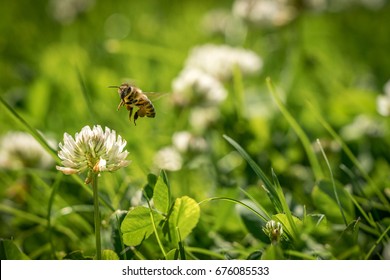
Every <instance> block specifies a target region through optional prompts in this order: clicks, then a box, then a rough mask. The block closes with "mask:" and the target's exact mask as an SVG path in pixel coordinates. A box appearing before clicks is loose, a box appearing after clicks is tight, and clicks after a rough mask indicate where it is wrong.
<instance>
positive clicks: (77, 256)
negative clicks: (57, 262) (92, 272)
mask: <svg viewBox="0 0 390 280" xmlns="http://www.w3.org/2000/svg"><path fill="white" fill-rule="evenodd" d="M63 259H64V260H92V259H93V258H92V257H86V256H84V253H83V252H82V251H73V252H70V253H69V254H67V255H66V256H65V257H64V258H63Z"/></svg>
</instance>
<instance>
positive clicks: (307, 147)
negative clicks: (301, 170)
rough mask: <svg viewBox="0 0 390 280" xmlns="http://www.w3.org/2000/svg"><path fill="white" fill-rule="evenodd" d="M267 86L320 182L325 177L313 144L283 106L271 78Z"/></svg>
mask: <svg viewBox="0 0 390 280" xmlns="http://www.w3.org/2000/svg"><path fill="white" fill-rule="evenodd" d="M267 86H268V90H269V91H270V93H271V95H272V97H273V98H274V100H275V102H276V105H277V106H278V108H279V110H280V112H281V113H282V114H283V116H284V117H285V119H286V120H287V122H288V123H289V124H290V126H291V127H292V129H293V130H294V131H295V133H296V134H297V136H298V138H299V140H301V143H302V145H303V148H304V149H305V152H306V155H307V157H308V159H309V162H310V165H311V167H312V170H313V173H314V176H315V178H316V180H317V181H318V180H319V179H321V178H322V177H323V174H322V169H321V166H320V164H319V162H318V160H317V157H316V155H315V153H314V151H313V149H312V147H311V143H310V140H309V138H308V137H307V135H306V133H305V132H304V131H303V129H302V127H301V126H300V125H299V124H298V122H297V121H296V120H295V119H294V117H293V116H292V115H291V114H290V112H289V111H288V110H287V108H286V106H285V105H284V104H283V102H282V101H281V100H280V97H279V96H278V94H277V92H276V89H275V87H274V85H273V83H272V81H271V78H267Z"/></svg>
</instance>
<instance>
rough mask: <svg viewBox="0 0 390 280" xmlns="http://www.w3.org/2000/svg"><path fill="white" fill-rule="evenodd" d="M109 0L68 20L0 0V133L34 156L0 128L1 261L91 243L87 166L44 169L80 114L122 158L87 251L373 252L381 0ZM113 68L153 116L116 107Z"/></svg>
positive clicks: (242, 255) (383, 176)
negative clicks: (247, 7)
mask: <svg viewBox="0 0 390 280" xmlns="http://www.w3.org/2000/svg"><path fill="white" fill-rule="evenodd" d="M53 2H55V1H53ZM119 2H120V5H119V4H118V5H119V6H120V8H116V7H115V6H114V5H111V4H109V3H108V2H107V3H105V2H101V1H100V2H98V3H95V6H93V7H91V9H87V10H82V11H78V12H77V13H76V14H75V15H74V18H72V19H66V18H58V16H60V15H57V14H55V13H54V10H53V9H54V8H53V7H51V8H50V7H42V6H39V5H38V6H37V7H30V8H31V9H29V8H28V7H24V8H23V9H21V8H20V6H19V5H20V4H17V3H14V4H12V5H10V7H9V17H4V19H2V20H0V22H1V23H2V25H1V26H0V27H2V26H7V27H10V28H6V30H7V31H5V29H4V28H3V29H0V30H3V31H4V32H3V33H4V38H5V39H8V40H7V44H5V43H4V42H2V41H1V40H0V49H1V50H2V53H4V54H5V55H4V57H2V58H4V59H2V60H1V62H0V64H1V65H0V66H2V67H0V75H1V77H3V79H1V78H0V102H1V104H0V108H1V109H0V122H1V126H0V139H7V138H6V136H7V133H8V132H14V131H22V132H25V133H26V134H28V135H30V136H32V137H33V139H35V141H37V143H38V145H40V146H41V147H42V148H43V151H44V152H45V153H46V155H48V156H49V158H51V159H52V164H51V165H50V166H49V167H47V166H40V165H37V164H36V163H35V162H33V161H31V158H34V157H33V156H30V155H29V157H27V154H25V153H26V150H25V149H24V150H23V149H19V148H20V146H18V147H19V148H16V147H17V145H16V144H18V143H7V145H4V143H3V142H2V141H3V140H0V223H1V229H0V238H1V241H0V244H1V248H2V250H0V256H1V259H3V258H4V259H5V258H15V259H24V258H30V259H92V258H94V257H95V254H96V245H95V244H96V243H95V237H96V233H95V232H94V228H97V226H96V223H97V220H96V219H95V220H94V218H93V216H94V215H93V214H94V213H96V211H97V208H96V207H95V208H94V207H93V203H94V199H93V198H94V197H93V191H92V188H91V187H90V186H89V185H87V184H85V180H86V179H87V174H73V175H71V176H65V175H63V174H61V173H60V172H59V171H57V170H56V169H55V165H59V164H60V163H61V161H60V159H59V158H58V143H60V142H61V140H62V139H63V135H64V133H68V134H70V135H74V134H75V133H76V132H78V131H80V129H81V128H82V127H84V126H87V125H88V126H91V127H92V126H94V125H101V126H102V127H103V128H104V127H105V126H107V127H110V128H111V129H113V130H115V131H116V132H117V133H118V134H119V135H121V136H122V137H123V138H124V139H125V140H126V141H127V145H126V149H127V150H128V151H129V155H128V160H131V161H132V162H131V164H130V165H129V166H127V167H125V168H122V169H121V170H118V171H116V172H113V173H106V174H104V175H103V176H100V177H99V178H98V180H99V193H98V196H95V206H96V205H97V201H96V199H97V198H99V202H100V214H101V217H100V219H99V220H101V223H100V224H99V226H101V230H100V231H99V232H100V234H101V235H100V237H99V240H100V239H101V245H99V246H101V249H102V254H101V256H100V255H99V258H103V259H127V260H129V259H186V260H188V259H385V258H389V256H390V252H389V251H390V245H389V244H390V238H389V229H390V227H389V217H390V215H389V212H390V206H389V197H390V195H389V186H388V179H389V175H388V174H389V171H390V167H389V162H390V155H389V153H388V151H389V147H390V137H389V130H388V126H389V120H388V119H387V117H386V116H384V115H383V114H378V112H377V111H376V110H377V108H376V102H377V96H378V95H383V96H384V95H385V92H384V90H383V86H384V84H385V83H386V81H387V80H388V79H389V78H390V77H388V76H386V75H387V74H386V69H389V67H390V61H388V59H387V58H386V57H387V56H386V55H384V54H386V51H387V50H384V48H383V46H386V45H390V42H389V36H387V33H386V32H384V31H383V26H388V25H389V17H388V16H387V13H388V12H389V9H390V7H389V4H387V2H386V5H384V6H383V7H380V8H378V9H377V10H375V9H371V8H367V7H363V6H361V5H360V4H354V5H352V6H350V7H347V6H345V7H344V6H343V5H342V4H340V6H339V7H338V8H337V9H332V8H329V9H326V8H325V9H322V10H321V9H319V10H316V11H315V12H314V11H313V10H312V9H311V8H310V7H307V6H301V7H299V8H298V9H297V10H296V13H294V15H291V18H285V21H284V22H275V21H274V22H272V21H271V22H265V21H264V18H263V19H259V18H257V19H254V18H253V17H252V18H251V17H249V16H248V15H244V14H241V15H240V16H242V17H245V16H248V17H247V18H237V17H236V18H233V14H232V13H233V11H234V9H235V8H234V5H232V4H231V3H214V2H213V3H211V2H210V3H204V4H200V3H196V4H194V3H195V2H194V3H192V2H191V1H184V2H180V4H179V3H176V2H174V3H170V4H171V5H167V4H166V3H165V2H166V1H161V2H158V3H155V4H151V3H143V2H142V3H141V2H140V3H138V2H137V3H131V2H126V1H119ZM233 2H234V1H233ZM340 3H341V2H340ZM119 6H118V7H119ZM220 8H223V9H225V12H221V11H219V13H215V11H214V9H220ZM333 8H334V7H333ZM26 9H27V10H28V11H29V13H28V15H27V14H25V16H22V17H18V18H20V20H19V21H17V22H15V20H14V19H12V15H14V14H15V12H16V11H19V10H22V11H26ZM42 11H46V12H45V14H42ZM178 11H180V12H179V13H178ZM212 11H213V13H211V15H214V16H213V17H211V18H212V19H214V20H215V22H213V23H212V25H207V22H206V21H204V19H205V18H208V19H209V20H210V14H209V12H212ZM336 11H337V12H336ZM224 13H225V14H224ZM241 13H242V11H241ZM113 14H115V15H116V16H114V17H111V16H112V15H113ZM217 14H219V15H225V16H229V17H227V19H229V20H223V18H217V17H216V16H215V15H217ZM237 14H239V12H237V10H236V11H235V15H236V16H237ZM260 15H261V13H259V14H257V16H260ZM109 18H110V20H108V19H109ZM118 18H119V19H122V20H120V21H118V22H115V19H118ZM267 18H268V20H269V19H272V15H268V17H267ZM372 18H375V20H372ZM225 19H226V18H225ZM64 20H65V21H64ZM67 20H69V22H68V21H67ZM218 20H219V21H218ZM232 23H234V24H233V25H232ZM37 26H40V27H41V28H40V29H39V32H38V30H37ZM110 26H111V27H112V26H114V27H115V28H114V29H115V30H114V29H113V30H111V31H110ZM347 27H348V30H353V31H351V32H345V30H346V28H347ZM368 27H370V28H368ZM15 28H16V29H18V34H25V35H24V36H17V38H15V36H12V39H11V33H12V32H11V31H12V30H14V29H15ZM114 31H115V32H114ZM10 32H11V33H10ZM42 34H45V36H42ZM373 34H375V38H371V37H372V36H373ZM12 35H14V34H12ZM121 36H122V37H121ZM368 38H371V39H372V40H371V41H372V45H371V48H372V49H371V51H370V53H367V42H368ZM3 41H4V40H3ZM202 46H203V47H205V46H207V48H205V49H207V50H209V53H213V52H215V53H214V55H211V56H207V53H206V54H205V53H203V54H201V55H199V53H196V50H198V51H199V47H202ZM218 46H224V47H223V48H217V47H218ZM351 46H353V48H351ZM347 50H348V51H347ZM237 53H239V54H240V55H237ZM374 53H377V55H374ZM215 54H218V55H215ZM221 54H223V55H221ZM218 56H221V57H222V59H221V57H219V58H218ZM247 57H252V59H250V60H249V61H247V60H246V58H247ZM378 57H381V58H380V59H379V58H378ZM190 58H191V59H190ZM254 58H256V59H254ZM260 62H261V63H260ZM3 66H4V67H3ZM191 67H193V68H191ZM194 69H195V70H194ZM184 70H194V71H187V72H184ZM183 73H184V74H183ZM188 73H189V74H188ZM122 82H131V83H134V84H135V85H136V86H137V87H140V88H141V89H142V90H143V91H145V92H156V93H158V94H161V98H159V99H156V100H153V99H151V100H152V102H153V104H154V107H155V109H156V117H155V118H153V119H149V118H139V119H138V120H137V126H134V123H133V122H130V121H129V119H128V112H127V111H126V110H119V111H117V105H118V103H119V101H120V97H119V96H118V93H117V91H116V90H115V89H112V88H109V86H114V85H120V84H121V83H122ZM135 109H138V108H135ZM49 139H52V140H53V139H54V146H53V143H52V141H49ZM15 142H16V141H15ZM11 144H15V145H14V149H15V150H13V151H11V152H10V151H9V150H8V151H5V150H4V149H3V148H4V147H12V145H11ZM56 144H57V146H56ZM23 145H24V147H27V150H28V148H29V147H33V145H31V143H30V144H29V143H24V144H23V143H22V146H23ZM18 149H19V150H18ZM30 150H31V151H32V150H33V149H32V148H31V149H30ZM278 234H279V235H278ZM3 249H4V250H3ZM99 251H100V250H99Z"/></svg>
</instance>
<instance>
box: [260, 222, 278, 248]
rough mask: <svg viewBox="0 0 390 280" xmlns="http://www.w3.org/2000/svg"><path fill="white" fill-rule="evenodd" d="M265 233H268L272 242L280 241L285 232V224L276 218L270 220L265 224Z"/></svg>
mask: <svg viewBox="0 0 390 280" xmlns="http://www.w3.org/2000/svg"><path fill="white" fill-rule="evenodd" d="M263 231H264V233H265V234H267V235H268V237H269V238H270V240H271V242H272V243H273V244H275V243H278V242H279V240H280V238H281V236H282V234H283V226H282V224H281V223H279V222H276V221H274V220H270V221H268V222H267V223H266V224H265V227H264V228H263Z"/></svg>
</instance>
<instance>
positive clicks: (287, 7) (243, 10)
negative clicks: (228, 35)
mask: <svg viewBox="0 0 390 280" xmlns="http://www.w3.org/2000/svg"><path fill="white" fill-rule="evenodd" d="M233 14H234V15H236V16H238V17H241V18H243V19H246V20H248V21H250V22H253V23H256V24H261V25H265V26H282V25H284V24H287V23H288V22H290V21H291V20H292V19H294V18H295V16H296V9H295V8H294V6H293V3H292V1H289V0H236V1H235V2H234V3H233Z"/></svg>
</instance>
